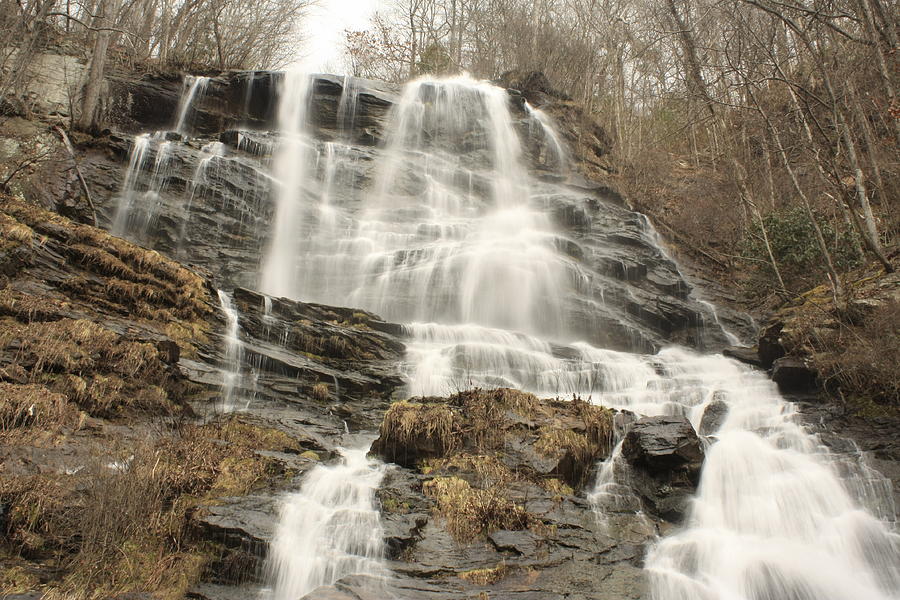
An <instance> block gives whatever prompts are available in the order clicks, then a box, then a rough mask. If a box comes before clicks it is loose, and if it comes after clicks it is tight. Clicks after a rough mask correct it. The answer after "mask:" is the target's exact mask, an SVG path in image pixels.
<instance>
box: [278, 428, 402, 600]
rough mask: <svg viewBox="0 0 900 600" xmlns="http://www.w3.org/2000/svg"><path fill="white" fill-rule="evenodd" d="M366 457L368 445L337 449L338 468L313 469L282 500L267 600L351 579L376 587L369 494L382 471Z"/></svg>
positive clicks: (377, 548)
mask: <svg viewBox="0 0 900 600" xmlns="http://www.w3.org/2000/svg"><path fill="white" fill-rule="evenodd" d="M367 453H368V445H367V446H365V447H360V448H354V449H343V450H341V462H340V463H338V464H336V465H332V466H324V465H318V466H316V467H315V468H314V469H313V470H312V471H310V472H309V474H307V475H306V477H305V478H304V481H303V484H302V486H301V488H300V491H299V492H297V493H294V494H290V495H289V496H287V497H286V498H284V500H283V502H282V504H281V518H280V521H279V524H278V529H277V531H276V532H275V537H274V538H273V540H272V545H271V549H270V556H269V569H270V572H271V577H272V582H273V587H272V590H271V594H272V598H273V600H297V599H298V598H302V597H303V596H304V595H306V594H307V593H309V592H311V591H312V590H314V589H316V588H317V587H320V586H323V585H330V584H332V583H334V582H335V581H337V580H339V579H341V578H342V577H345V576H347V575H351V574H357V575H369V576H372V577H373V578H374V581H375V582H376V583H375V585H377V586H379V587H380V583H381V581H380V580H382V579H383V578H384V577H385V576H386V575H387V568H386V566H385V564H384V558H383V544H384V542H383V535H384V533H383V530H382V527H381V521H380V517H379V512H378V508H377V507H376V503H375V491H376V490H377V489H378V487H379V485H380V484H381V480H382V478H383V477H384V471H385V467H384V465H383V464H381V463H379V462H377V461H374V460H371V459H369V458H367V456H366V454H367ZM377 591H378V590H373V593H375V592H377ZM372 597H373V598H380V597H385V595H379V594H378V593H375V595H373V596H372Z"/></svg>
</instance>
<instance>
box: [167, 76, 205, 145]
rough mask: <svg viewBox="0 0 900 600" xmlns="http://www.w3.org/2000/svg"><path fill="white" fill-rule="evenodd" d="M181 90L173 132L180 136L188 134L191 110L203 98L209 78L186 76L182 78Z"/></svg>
mask: <svg viewBox="0 0 900 600" xmlns="http://www.w3.org/2000/svg"><path fill="white" fill-rule="evenodd" d="M182 85H183V89H182V91H181V100H180V101H179V103H178V111H177V112H178V116H177V117H176V119H175V128H174V129H173V131H175V132H176V133H179V134H181V135H185V136H186V135H189V134H190V126H191V116H192V113H191V108H193V106H194V103H195V102H197V101H198V100H200V99H201V98H203V94H204V93H206V88H207V86H208V85H209V77H195V76H193V75H188V76H187V77H185V78H184V83H183V84H182Z"/></svg>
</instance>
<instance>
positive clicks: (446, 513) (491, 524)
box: [423, 477, 534, 543]
mask: <svg viewBox="0 0 900 600" xmlns="http://www.w3.org/2000/svg"><path fill="white" fill-rule="evenodd" d="M423 490H424V492H425V494H426V495H427V496H429V497H431V498H433V499H434V501H435V504H436V510H437V512H438V514H440V515H441V516H442V517H443V518H444V520H445V521H446V528H447V532H448V533H450V535H451V536H453V538H454V539H455V540H457V541H458V542H461V543H465V542H469V541H471V540H473V539H475V538H476V537H478V536H480V535H486V534H489V533H491V532H494V531H498V530H500V529H510V530H521V529H527V528H528V527H529V525H530V524H531V523H532V521H533V520H534V517H533V516H532V515H530V514H529V513H528V512H527V511H526V510H525V509H524V508H522V507H521V506H519V505H518V504H515V503H514V502H512V501H511V500H509V499H508V498H507V497H506V495H505V494H504V493H503V492H502V490H501V489H499V488H498V487H491V488H488V489H477V488H473V487H472V486H471V485H469V483H468V482H467V481H466V480H464V479H461V478H459V477H436V478H434V479H432V480H431V481H427V482H425V484H424V486H423Z"/></svg>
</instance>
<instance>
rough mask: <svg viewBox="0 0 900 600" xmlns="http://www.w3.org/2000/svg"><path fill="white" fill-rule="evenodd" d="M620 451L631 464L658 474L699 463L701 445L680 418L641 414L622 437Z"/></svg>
mask: <svg viewBox="0 0 900 600" xmlns="http://www.w3.org/2000/svg"><path fill="white" fill-rule="evenodd" d="M622 454H623V455H624V456H625V458H627V459H628V461H629V462H631V463H632V464H634V465H637V466H640V467H641V468H643V469H646V470H647V471H650V472H654V473H658V472H666V471H671V470H673V469H678V468H682V467H684V466H686V465H690V464H695V463H699V462H702V460H703V448H702V447H701V445H700V438H698V437H697V433H696V432H695V431H694V428H693V427H691V423H690V421H688V420H687V419H686V418H684V417H669V416H660V417H645V418H643V419H640V420H638V421H637V422H636V423H635V424H634V425H633V426H632V428H631V431H629V432H628V435H626V436H625V442H624V444H623V445H622Z"/></svg>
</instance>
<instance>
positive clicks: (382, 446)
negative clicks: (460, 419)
mask: <svg viewBox="0 0 900 600" xmlns="http://www.w3.org/2000/svg"><path fill="white" fill-rule="evenodd" d="M458 441H459V440H458V439H457V435H456V433H455V429H454V420H453V412H452V411H451V410H450V407H449V406H447V405H446V404H444V403H443V402H436V403H422V402H409V401H407V400H403V401H400V402H395V403H393V404H391V407H390V408H389V409H388V411H387V413H385V415H384V419H383V420H382V422H381V428H380V430H379V437H378V440H376V442H375V446H374V447H373V449H374V450H375V451H376V452H378V453H380V454H381V455H383V456H385V457H386V458H387V459H388V460H389V461H391V462H396V463H398V464H403V465H406V466H413V465H414V464H415V463H416V462H417V461H420V460H424V459H427V458H433V457H437V456H445V455H446V454H447V453H449V452H450V451H451V450H452V449H453V448H454V447H455V445H456V444H457V442H458Z"/></svg>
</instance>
